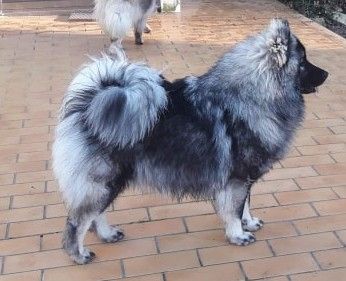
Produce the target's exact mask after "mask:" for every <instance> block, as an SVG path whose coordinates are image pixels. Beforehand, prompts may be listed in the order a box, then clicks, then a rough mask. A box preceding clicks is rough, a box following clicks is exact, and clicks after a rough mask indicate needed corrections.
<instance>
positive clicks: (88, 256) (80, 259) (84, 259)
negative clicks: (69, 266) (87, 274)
mask: <svg viewBox="0 0 346 281" xmlns="http://www.w3.org/2000/svg"><path fill="white" fill-rule="evenodd" d="M95 256H96V255H95V253H94V252H91V251H90V250H88V249H84V251H83V254H76V255H71V258H72V259H73V260H74V261H75V262H76V263H78V264H87V263H90V262H91V261H92V260H93V259H94V258H95Z"/></svg>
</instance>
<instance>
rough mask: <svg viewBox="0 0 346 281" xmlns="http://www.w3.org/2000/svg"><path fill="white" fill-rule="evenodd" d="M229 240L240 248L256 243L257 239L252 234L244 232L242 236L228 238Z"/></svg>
mask: <svg viewBox="0 0 346 281" xmlns="http://www.w3.org/2000/svg"><path fill="white" fill-rule="evenodd" d="M228 240H229V241H230V243H232V244H236V245H238V246H246V245H249V244H251V243H253V242H255V241H256V238H255V236H254V235H253V234H252V233H251V232H247V231H244V232H243V233H242V234H239V235H234V236H231V237H228Z"/></svg>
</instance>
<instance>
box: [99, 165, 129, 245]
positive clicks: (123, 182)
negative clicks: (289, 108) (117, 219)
mask: <svg viewBox="0 0 346 281" xmlns="http://www.w3.org/2000/svg"><path fill="white" fill-rule="evenodd" d="M132 173H133V169H132V167H130V166H126V165H125V166H120V167H119V171H118V174H117V175H116V176H115V177H114V179H113V180H112V181H110V182H108V183H107V184H106V188H107V191H108V193H107V197H105V199H104V202H103V206H102V209H101V210H100V212H99V215H98V216H97V217H96V218H95V220H94V221H93V227H94V230H95V231H96V234H97V236H98V237H99V238H100V239H101V240H102V241H104V242H107V243H112V242H117V241H119V240H122V239H123V238H124V236H125V235H124V232H123V231H122V230H121V229H119V228H118V227H116V226H111V225H109V224H108V222H107V219H106V214H105V210H106V209H107V208H108V206H109V205H110V204H111V203H112V202H113V201H114V199H115V198H116V197H117V196H118V195H119V194H120V193H121V192H122V191H123V190H124V189H125V187H126V186H127V182H128V180H129V179H130V178H131V176H132Z"/></svg>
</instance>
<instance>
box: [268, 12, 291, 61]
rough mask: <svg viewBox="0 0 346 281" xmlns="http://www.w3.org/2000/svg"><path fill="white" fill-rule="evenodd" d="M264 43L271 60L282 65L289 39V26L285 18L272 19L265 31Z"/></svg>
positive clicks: (285, 59) (286, 55)
mask: <svg viewBox="0 0 346 281" xmlns="http://www.w3.org/2000/svg"><path fill="white" fill-rule="evenodd" d="M265 37H266V44H267V46H268V51H269V55H270V56H271V57H272V59H273V62H274V63H275V64H276V65H277V66H278V67H279V68H281V67H283V66H284V65H285V64H286V62H287V58H288V54H287V52H288V43H289V40H290V27H289V25H288V21H287V20H283V19H273V20H272V21H271V22H270V24H269V26H268V28H267V30H266V31H265Z"/></svg>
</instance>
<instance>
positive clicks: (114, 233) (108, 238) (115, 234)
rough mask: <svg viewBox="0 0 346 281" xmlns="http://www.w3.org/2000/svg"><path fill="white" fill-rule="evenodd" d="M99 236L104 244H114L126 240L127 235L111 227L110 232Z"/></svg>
mask: <svg viewBox="0 0 346 281" xmlns="http://www.w3.org/2000/svg"><path fill="white" fill-rule="evenodd" d="M99 236H100V238H101V239H102V241H103V242H106V243H114V242H117V241H120V240H122V239H124V237H125V234H124V232H123V231H122V230H121V229H119V228H117V227H115V226H109V229H108V231H107V232H106V233H102V234H99Z"/></svg>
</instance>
